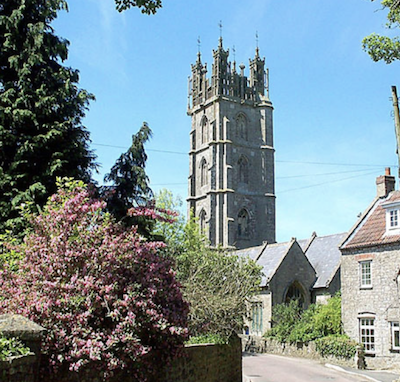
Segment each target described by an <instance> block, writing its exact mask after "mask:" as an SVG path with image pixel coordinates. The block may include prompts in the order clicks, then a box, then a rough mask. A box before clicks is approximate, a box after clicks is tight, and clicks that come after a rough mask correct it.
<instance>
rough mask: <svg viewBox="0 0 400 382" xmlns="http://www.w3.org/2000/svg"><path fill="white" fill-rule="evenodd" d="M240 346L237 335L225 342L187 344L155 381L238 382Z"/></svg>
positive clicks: (240, 359)
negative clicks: (181, 354)
mask: <svg viewBox="0 0 400 382" xmlns="http://www.w3.org/2000/svg"><path fill="white" fill-rule="evenodd" d="M241 381H242V349H241V341H240V339H239V338H236V339H234V340H233V341H231V343H230V344H229V345H214V344H202V345H188V346H186V347H185V351H184V356H183V357H181V358H178V359H176V360H175V361H174V362H173V363H172V365H171V367H170V368H168V369H167V370H166V371H165V372H164V374H163V375H162V377H161V378H160V379H159V381H157V382H241Z"/></svg>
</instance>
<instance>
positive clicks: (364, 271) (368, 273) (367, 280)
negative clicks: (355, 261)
mask: <svg viewBox="0 0 400 382" xmlns="http://www.w3.org/2000/svg"><path fill="white" fill-rule="evenodd" d="M359 264H360V286H361V288H372V260H365V261H360V262H359Z"/></svg>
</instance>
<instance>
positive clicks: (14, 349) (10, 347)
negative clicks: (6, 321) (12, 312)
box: [0, 336, 30, 361]
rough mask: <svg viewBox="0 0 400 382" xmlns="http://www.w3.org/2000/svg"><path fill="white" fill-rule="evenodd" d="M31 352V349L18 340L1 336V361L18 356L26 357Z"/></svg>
mask: <svg viewBox="0 0 400 382" xmlns="http://www.w3.org/2000/svg"><path fill="white" fill-rule="evenodd" d="M29 352H30V349H29V348H28V347H27V346H25V345H24V344H23V343H22V342H21V341H19V340H17V339H16V338H5V337H3V336H0V361H4V360H6V359H7V358H10V357H14V356H18V355H26V354H28V353H29Z"/></svg>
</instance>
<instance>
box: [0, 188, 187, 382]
mask: <svg viewBox="0 0 400 382" xmlns="http://www.w3.org/2000/svg"><path fill="white" fill-rule="evenodd" d="M144 212H146V211H144ZM148 215H153V213H152V212H151V211H148ZM32 225H33V231H32V233H31V234H29V235H28V236H27V237H26V238H25V243H24V244H23V245H22V246H20V247H19V250H20V251H21V252H23V253H24V256H23V259H22V260H21V263H20V264H19V270H18V271H17V272H15V271H12V270H9V269H8V268H7V267H6V268H5V269H4V270H3V271H1V272H0V284H1V285H2V288H1V291H0V313H9V312H12V313H18V314H22V315H24V316H26V317H28V318H29V319H31V320H33V321H34V322H37V323H38V324H40V325H42V326H43V327H45V328H46V329H47V330H48V332H47V336H46V338H45V340H44V344H43V346H42V350H43V352H44V354H45V356H46V358H47V359H48V362H49V366H51V368H52V371H53V377H54V380H57V371H58V370H63V369H65V368H69V369H70V370H73V371H80V370H81V368H84V367H85V366H88V365H89V366H91V367H94V368H97V369H99V370H100V371H101V372H102V373H103V375H104V377H105V378H106V377H107V376H110V375H111V374H112V373H114V372H117V371H120V370H126V369H129V370H131V372H134V373H136V374H137V380H138V381H140V380H142V378H143V376H142V375H141V373H142V371H145V370H146V365H147V366H149V367H150V366H151V365H148V364H147V363H146V362H149V360H150V358H148V357H147V358H146V356H147V355H149V354H151V356H152V359H155V360H156V362H157V364H163V362H165V361H166V360H167V359H168V358H169V357H171V356H173V355H174V354H175V353H176V351H177V348H178V347H179V346H180V345H182V344H183V342H184V340H185V339H186V338H187V329H186V323H187V312H188V306H187V303H186V302H184V300H183V298H182V294H181V291H180V285H179V283H178V282H177V280H176V278H175V274H174V272H173V270H172V261H171V260H170V259H168V258H167V257H165V256H163V254H162V252H161V251H160V249H161V248H163V247H164V246H165V244H163V243H160V242H152V241H149V240H143V238H142V237H141V236H140V235H138V233H137V231H136V229H135V228H125V227H123V226H122V225H121V224H116V223H115V221H114V219H113V218H112V216H111V215H110V214H108V213H106V212H105V203H104V202H102V201H99V200H94V199H92V198H91V196H90V194H89V192H88V191H87V189H86V187H85V186H84V185H83V184H82V183H77V182H71V181H66V182H64V185H63V186H62V187H61V188H60V190H59V191H58V193H56V194H55V195H53V196H52V197H51V199H50V200H49V202H48V203H47V205H46V206H45V207H44V209H43V212H41V213H40V214H39V215H37V216H32ZM10 296H12V298H10ZM139 366H140V368H139Z"/></svg>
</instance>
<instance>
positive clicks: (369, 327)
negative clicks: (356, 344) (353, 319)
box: [360, 318, 375, 353]
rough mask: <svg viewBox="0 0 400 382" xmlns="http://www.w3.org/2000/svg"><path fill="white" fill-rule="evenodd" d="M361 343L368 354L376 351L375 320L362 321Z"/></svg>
mask: <svg viewBox="0 0 400 382" xmlns="http://www.w3.org/2000/svg"><path fill="white" fill-rule="evenodd" d="M360 342H361V343H362V344H363V345H364V348H365V352H366V353H373V352H374V351H375V329H374V319H370V318H362V319H360Z"/></svg>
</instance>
